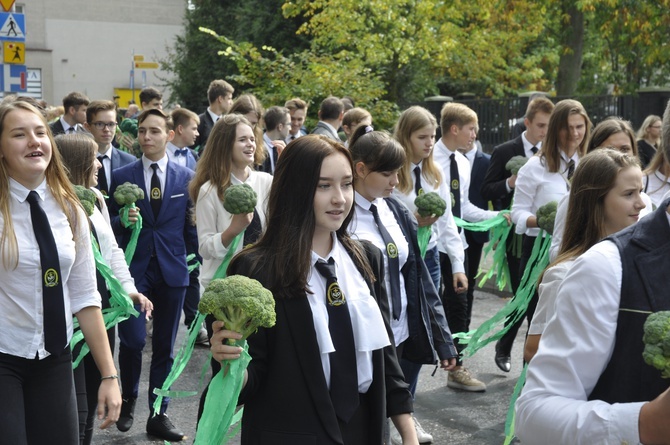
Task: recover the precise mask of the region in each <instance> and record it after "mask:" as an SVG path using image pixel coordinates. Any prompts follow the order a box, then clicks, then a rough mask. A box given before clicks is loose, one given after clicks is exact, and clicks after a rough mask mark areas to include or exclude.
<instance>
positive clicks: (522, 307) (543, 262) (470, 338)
mask: <svg viewBox="0 0 670 445" xmlns="http://www.w3.org/2000/svg"><path fill="white" fill-rule="evenodd" d="M550 246H551V235H549V234H548V233H546V232H545V231H544V230H540V233H539V235H538V236H537V238H536V239H535V244H533V251H532V253H531V255H530V259H529V260H528V266H526V270H525V271H524V273H523V277H522V278H521V284H520V285H519V289H518V290H517V293H516V295H514V298H512V299H511V300H510V301H508V302H507V304H506V305H505V306H503V307H502V309H500V310H499V311H498V312H497V313H496V314H495V315H493V317H491V318H490V319H488V320H487V321H485V322H484V323H482V324H481V325H480V326H479V327H478V328H477V329H476V330H474V331H469V332H458V333H456V334H453V335H452V336H453V337H454V338H458V339H460V342H461V343H467V345H468V346H467V347H466V348H465V349H464V350H463V352H462V354H463V357H470V356H472V355H474V354H475V353H476V352H477V351H479V350H480V349H481V348H483V347H484V346H486V345H487V344H489V343H491V342H492V341H496V340H498V339H500V338H501V337H502V336H503V335H505V333H506V332H507V331H508V330H509V328H510V326H512V325H513V324H514V323H516V322H517V321H518V320H519V319H520V318H521V317H522V316H523V315H524V314H525V313H526V309H528V304H529V303H530V300H531V298H532V297H533V294H534V293H535V288H536V287H537V280H538V278H539V276H540V274H541V273H542V271H543V270H544V269H545V268H546V267H547V265H548V264H549V247H550ZM503 250H504V249H503ZM506 320H507V323H505V321H506ZM497 329H499V330H498V331H497V332H494V331H495V330H497ZM492 332H494V333H493V334H492Z"/></svg>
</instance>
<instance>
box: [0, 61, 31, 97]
mask: <svg viewBox="0 0 670 445" xmlns="http://www.w3.org/2000/svg"><path fill="white" fill-rule="evenodd" d="M0 66H2V70H1V71H0V91H4V92H10V93H25V91H26V88H27V80H28V70H27V69H26V66H25V65H9V64H5V65H0Z"/></svg>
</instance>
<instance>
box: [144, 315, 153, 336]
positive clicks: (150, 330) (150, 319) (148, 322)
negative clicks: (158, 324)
mask: <svg viewBox="0 0 670 445" xmlns="http://www.w3.org/2000/svg"><path fill="white" fill-rule="evenodd" d="M145 328H146V330H147V336H148V337H153V336H154V317H148V318H147V320H146V322H145Z"/></svg>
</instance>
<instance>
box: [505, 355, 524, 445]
mask: <svg viewBox="0 0 670 445" xmlns="http://www.w3.org/2000/svg"><path fill="white" fill-rule="evenodd" d="M527 370H528V363H526V364H525V365H523V370H522V371H521V375H519V379H518V380H517V381H516V385H514V392H513V393H512V397H511V398H510V401H509V409H508V410H507V419H506V420H505V442H504V443H503V445H510V444H511V443H512V441H513V440H514V437H516V436H515V435H514V420H515V416H516V414H515V411H514V405H516V400H517V399H518V398H519V394H521V389H522V388H523V385H525V384H526V371H527Z"/></svg>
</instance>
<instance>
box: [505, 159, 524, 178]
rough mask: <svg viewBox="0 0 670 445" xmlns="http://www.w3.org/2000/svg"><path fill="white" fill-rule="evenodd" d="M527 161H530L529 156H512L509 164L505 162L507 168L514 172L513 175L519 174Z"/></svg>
mask: <svg viewBox="0 0 670 445" xmlns="http://www.w3.org/2000/svg"><path fill="white" fill-rule="evenodd" d="M526 162H528V158H527V157H525V156H521V155H518V156H512V158H511V159H510V160H509V161H507V164H505V168H506V169H507V170H509V171H510V172H512V174H513V175H518V174H519V170H521V167H523V166H524V165H525V164H526Z"/></svg>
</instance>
